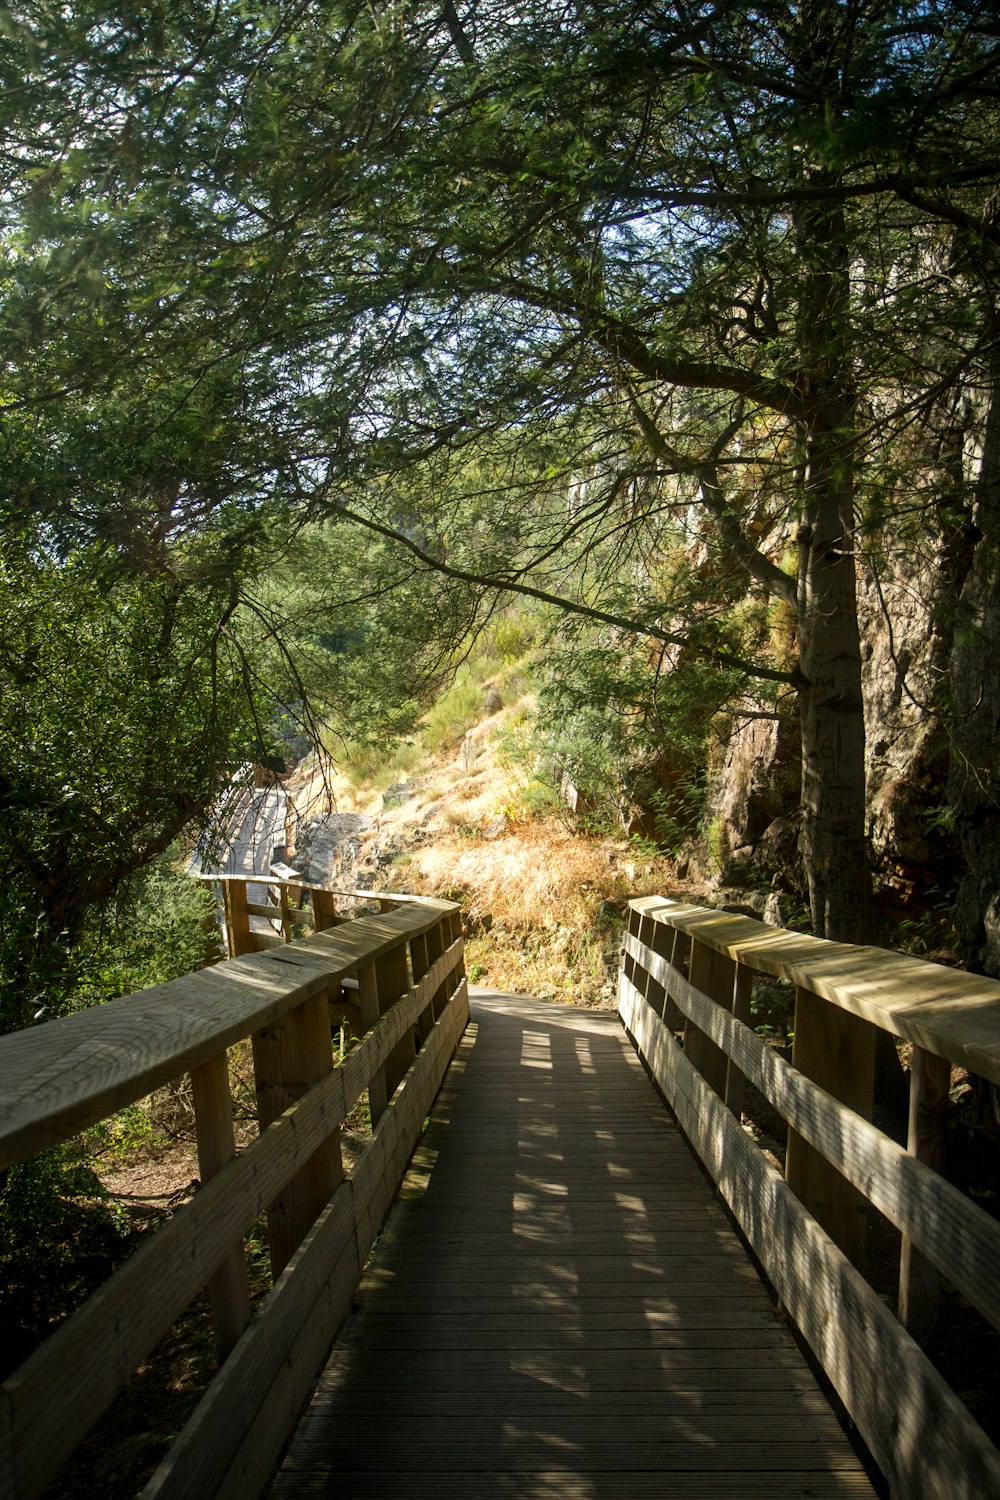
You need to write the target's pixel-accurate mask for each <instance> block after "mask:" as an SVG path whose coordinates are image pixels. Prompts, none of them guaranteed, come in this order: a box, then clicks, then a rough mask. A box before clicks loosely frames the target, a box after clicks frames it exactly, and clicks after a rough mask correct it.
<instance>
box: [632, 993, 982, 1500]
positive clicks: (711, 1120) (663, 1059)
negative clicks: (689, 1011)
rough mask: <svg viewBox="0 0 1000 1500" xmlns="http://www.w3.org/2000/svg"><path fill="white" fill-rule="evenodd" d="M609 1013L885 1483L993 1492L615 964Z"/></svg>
mask: <svg viewBox="0 0 1000 1500" xmlns="http://www.w3.org/2000/svg"><path fill="white" fill-rule="evenodd" d="M620 979H621V988H620V999H619V1014H620V1015H621V1017H622V1020H623V1022H624V1024H625V1026H626V1027H627V1029H628V1031H629V1032H630V1034H631V1035H632V1037H633V1038H634V1039H635V1042H636V1045H637V1047H638V1049H639V1052H640V1055H641V1056H642V1057H643V1058H644V1059H645V1061H646V1062H647V1064H648V1066H649V1068H650V1071H651V1072H652V1074H653V1077H654V1078H655V1079H656V1082H657V1083H658V1084H659V1086H660V1088H661V1089H662V1090H663V1093H664V1096H665V1098H666V1099H667V1102H668V1103H669V1104H670V1106H671V1108H672V1109H673V1110H674V1113H675V1114H676V1115H677V1118H678V1120H679V1122H680V1124H681V1126H682V1128H683V1130H684V1131H685V1133H686V1134H687V1136H688V1137H689V1139H690V1140H691V1142H692V1144H693V1145H694V1147H695V1150H696V1151H697V1152H698V1155H699V1156H700V1157H701V1159H702V1161H703V1162H704V1164H705V1167H706V1168H707V1170H708V1172H709V1175H710V1176H711V1177H712V1179H713V1181H714V1182H715V1183H716V1184H717V1186H718V1187H719V1190H720V1192H721V1193H722V1196H723V1198H724V1199H725V1201H726V1202H727V1203H728V1204H729V1207H730V1208H731V1210H732V1212H733V1214H734V1215H735V1217H736V1220H737V1222H738V1223H739V1224H740V1226H741V1228H742V1230H743V1232H744V1234H745V1235H746V1237H747V1239H748V1241H749V1242H750V1244H751V1246H752V1247H753V1249H754V1251H755V1253H756V1255H757V1257H758V1259H759V1260H760V1263H761V1265H762V1266H763V1268H764V1271H765V1272H766V1274H767V1276H768V1278H769V1279H770V1281H771V1282H772V1284H773V1285H774V1287H775V1289H776V1291H777V1293H778V1295H779V1297H780V1298H781V1300H782V1302H783V1304H784V1305H785V1307H786V1308H787V1309H788V1311H789V1313H790V1315H791V1316H792V1318H793V1319H794V1320H795V1322H796V1323H797V1324H798V1326H799V1328H800V1329H801V1330H802V1333H803V1335H804V1337H805V1338H806V1340H807V1342H808V1343H809V1344H810V1345H811V1347H812V1349H813V1351H814V1352H815V1354H816V1356H817V1358H818V1359H819V1361H820V1363H821V1364H822V1366H823V1368H824V1369H825V1371H826V1373H827V1375H828V1376H829V1377H830V1379H831V1380H832V1382H833V1385H834V1387H835V1389H836V1390H837V1392H838V1394H839V1395H840V1397H841V1399H842V1401H843V1402H844V1405H845V1406H846V1408H847V1410H848V1412H849V1413H850V1415H851V1417H852V1418H853V1420H854V1421H855V1423H856V1424H857V1427H858V1430H859V1431H860V1433H861V1435H862V1437H863V1438H864V1440H865V1442H866V1443H867V1444H868V1446H869V1448H870V1449H871V1451H872V1453H873V1455H874V1457H875V1460H876V1462H877V1463H878V1464H879V1466H880V1467H881V1469H882V1471H883V1473H884V1474H885V1475H886V1478H887V1479H888V1481H889V1483H890V1486H891V1487H892V1489H893V1490H894V1491H895V1492H897V1493H899V1494H900V1495H906V1496H907V1497H908V1500H982V1497H983V1496H984V1495H993V1494H1000V1453H998V1452H997V1450H996V1449H995V1448H994V1446H993V1444H992V1443H991V1442H990V1441H989V1439H988V1438H987V1437H986V1435H985V1433H984V1432H983V1430H982V1428H981V1427H979V1426H978V1424H977V1423H976V1422H975V1421H973V1419H972V1417H971V1416H970V1415H969V1413H968V1411H967V1410H966V1408H965V1407H964V1406H963V1405H962V1403H961V1402H960V1401H959V1399H958V1398H957V1396H955V1395H954V1393H953V1392H952V1391H951V1390H950V1388H949V1387H948V1386H947V1385H946V1384H945V1382H944V1381H943V1380H942V1378H941V1376H940V1375H938V1373H937V1371H936V1370H935V1369H934V1367H933V1365H931V1363H930V1361H929V1360H928V1359H927V1358H926V1356H925V1355H924V1354H923V1353H922V1352H921V1350H920V1349H919V1348H918V1347H917V1346H916V1344H914V1342H913V1340H912V1339H911V1338H910V1337H909V1335H908V1334H907V1333H906V1332H905V1330H904V1329H903V1328H902V1327H901V1326H900V1324H899V1323H898V1322H897V1321H896V1319H895V1318H894V1317H893V1316H892V1314H891V1313H890V1312H889V1311H888V1309H887V1308H886V1307H885V1305H884V1304H883V1303H882V1301H881V1299H880V1298H879V1297H878V1296H877V1295H876V1293H875V1292H873V1291H872V1289H871V1288H870V1287H869V1286H868V1284H867V1282H866V1281H865V1280H864V1279H863V1277H862V1276H861V1275H860V1274H859V1273H858V1272H857V1271H856V1270H855V1269H854V1267H853V1266H852V1265H851V1264H850V1262H849V1261H848V1260H847V1258H846V1257H845V1256H844V1255H843V1254H842V1253H841V1252H840V1251H839V1250H838V1249H837V1247H836V1246H835V1245H834V1243H833V1241H832V1240H831V1239H830V1238H829V1237H828V1236H827V1235H826V1234H825V1233H824V1232H823V1230H821V1229H820V1227H819V1225H818V1224H817V1223H816V1221H815V1220H814V1219H813V1218H812V1217H811V1215H810V1214H809V1213H808V1211H807V1210H806V1209H805V1208H804V1207H803V1206H802V1204H801V1203H799V1201H798V1199H797V1198H796V1197H795V1195H794V1194H793V1193H792V1191H791V1189H790V1188H789V1187H788V1186H787V1184H786V1183H785V1182H784V1181H783V1180H782V1178H781V1177H780V1176H779V1175H778V1173H777V1172H776V1171H775V1170H774V1168H773V1167H772V1166H771V1164H770V1163H769V1162H768V1161H767V1159H766V1158H765V1157H764V1156H763V1154H762V1153H761V1152H760V1151H759V1149H758V1148H757V1146H756V1145H755V1144H754V1143H753V1142H752V1141H751V1140H750V1138H749V1136H747V1135H746V1133H745V1132H744V1131H743V1130H742V1129H741V1128H740V1126H739V1124H738V1123H737V1121H736V1119H735V1118H734V1116H733V1115H732V1113H731V1112H730V1111H729V1110H728V1109H727V1108H726V1106H725V1104H724V1103H723V1101H722V1100H721V1099H720V1098H719V1096H718V1095H717V1094H716V1093H715V1092H714V1090H712V1089H711V1088H709V1086H708V1084H707V1083H705V1081H704V1079H703V1078H702V1077H701V1076H700V1074H699V1073H697V1071H696V1070H695V1069H694V1068H693V1067H692V1065H691V1063H690V1062H689V1061H688V1059H687V1058H686V1057H685V1055H684V1052H683V1049H682V1048H681V1047H680V1046H679V1045H678V1043H677V1041H676V1040H675V1038H674V1036H673V1034H672V1033H671V1032H670V1031H669V1030H668V1029H667V1027H666V1026H665V1025H664V1023H663V1021H662V1020H661V1019H660V1017H659V1016H658V1015H657V1014H656V1012H655V1011H654V1010H653V1008H652V1006H651V1005H650V1004H649V1003H648V1001H647V1000H646V999H645V997H644V996H643V995H642V994H641V993H640V991H639V990H638V989H637V988H636V986H635V985H634V983H633V982H632V981H631V980H630V979H629V978H628V976H627V975H625V974H624V973H623V974H622V975H621V976H620Z"/></svg>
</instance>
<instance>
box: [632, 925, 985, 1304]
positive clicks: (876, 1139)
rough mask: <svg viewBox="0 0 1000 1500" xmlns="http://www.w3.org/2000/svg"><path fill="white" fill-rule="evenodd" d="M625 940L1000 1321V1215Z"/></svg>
mask: <svg viewBox="0 0 1000 1500" xmlns="http://www.w3.org/2000/svg"><path fill="white" fill-rule="evenodd" d="M625 948H626V951H627V952H628V953H630V954H631V956H632V957H633V958H635V959H636V960H637V962H639V963H640V964H641V965H642V967H643V968H644V969H645V970H646V972H647V973H648V974H651V975H652V977H653V978H654V979H656V981H657V982H658V983H659V984H661V985H663V986H664V988H667V987H669V993H670V996H671V998H672V999H673V1001H674V1003H675V1004H676V1005H677V1006H678V1008H679V1009H680V1010H681V1012H682V1013H683V1014H684V1015H686V1016H688V1017H689V1018H690V1019H691V1020H692V1021H693V1022H694V1024H695V1025H696V1026H698V1027H699V1028H700V1029H701V1030H702V1031H704V1032H705V1033H706V1034H707V1035H709V1036H710V1037H711V1038H712V1040H713V1041H714V1042H715V1043H716V1045H717V1046H719V1047H721V1048H722V1049H723V1051H724V1052H725V1053H726V1054H727V1056H729V1057H731V1058H733V1060H734V1061H735V1063H736V1065H737V1066H738V1067H739V1069H740V1071H741V1072H742V1073H743V1074H744V1075H745V1076H746V1077H747V1078H748V1079H749V1080H750V1081H751V1083H753V1084H755V1085H756V1087H757V1088H759V1089H760V1091H761V1093H762V1094H764V1096H765V1097H766V1098H767V1099H768V1100H769V1101H770V1103H771V1104H773V1105H774V1107H775V1109H777V1110H778V1112H779V1114H781V1115H782V1116H783V1117H784V1119H785V1120H787V1121H788V1123H789V1124H790V1125H791V1126H792V1127H793V1129H795V1130H797V1131H798V1132H799V1134H800V1135H801V1136H803V1137H804V1138H805V1139H806V1140H807V1141H809V1142H810V1143H811V1144H812V1145H814V1146H815V1147H816V1148H817V1150H819V1151H821V1152H822V1153H823V1155H824V1156H825V1157H826V1159H827V1161H829V1162H831V1163H832V1164H833V1165H834V1166H835V1167H836V1168H837V1170H838V1171H839V1172H842V1173H843V1175H844V1176H845V1177H846V1178H847V1179H848V1181H850V1182H852V1183H853V1184H854V1186H855V1187H857V1188H859V1189H860V1191H861V1192H862V1193H864V1194H865V1196H866V1197H867V1198H868V1199H869V1200H870V1201H871V1202H872V1203H873V1204H874V1205H875V1207H876V1208H877V1209H878V1210H879V1211H880V1213H883V1214H885V1216H886V1217H887V1218H888V1219H890V1220H891V1221H892V1223H893V1224H895V1225H896V1227H897V1229H901V1230H903V1231H904V1232H905V1233H907V1234H908V1235H909V1236H910V1237H911V1239H912V1240H913V1242H914V1243H915V1244H916V1245H918V1246H919V1247H920V1249H921V1250H922V1251H923V1253H924V1254H925V1255H926V1256H928V1258H929V1259H930V1260H932V1261H933V1262H934V1264H935V1265H936V1266H937V1267H938V1269H939V1270H940V1271H942V1272H943V1273H944V1274H945V1275H946V1276H947V1277H948V1279H949V1280H950V1281H951V1282H953V1283H954V1285H955V1286H956V1287H957V1288H958V1289H959V1291H961V1292H962V1293H964V1295H965V1296H966V1297H967V1298H968V1299H969V1301H970V1302H972V1303H973V1304H974V1306H976V1307H977V1308H978V1309H979V1311H980V1312H981V1313H982V1314H983V1315H984V1317H986V1318H988V1319H990V1321H991V1322H992V1323H993V1324H994V1325H995V1326H997V1327H1000V1223H998V1222H997V1221H996V1220H995V1219H992V1218H991V1217H990V1216H989V1215H988V1214H987V1213H986V1212H985V1211H984V1210H983V1209H982V1208H980V1207H979V1206H978V1205H977V1204H975V1203H971V1202H970V1201H969V1199H968V1198H966V1197H965V1196H964V1194H962V1193H961V1192H959V1190H958V1188H956V1187H953V1186H952V1184H951V1183H949V1182H948V1181H946V1179H945V1178H943V1177H941V1176H940V1175H939V1174H938V1173H937V1172H935V1171H933V1170H932V1169H931V1168H930V1167H928V1166H926V1165H925V1164H924V1163H923V1162H921V1161H918V1160H917V1159H916V1158H915V1157H914V1156H912V1155H911V1154H910V1153H909V1152H908V1151H906V1150H905V1148H904V1147H902V1146H900V1145H899V1144H898V1143H897V1142H896V1141H894V1140H892V1139H890V1137H888V1136H886V1135H884V1134H883V1133H882V1131H880V1130H878V1129H877V1128H876V1127H875V1126H874V1125H871V1124H870V1123H869V1122H868V1121H867V1120H864V1119H862V1117H861V1116H860V1115H857V1114H855V1113H854V1111H853V1110H850V1109H848V1108H847V1107H846V1106H845V1105H843V1104H841V1103H840V1102H839V1101H838V1100H837V1099H834V1098H833V1097H832V1095H830V1094H828V1093H827V1092H826V1091H825V1090H824V1089H821V1088H819V1087H818V1086H817V1085H816V1084H815V1083H813V1082H812V1081H811V1080H810V1079H809V1078H807V1077H806V1076H805V1075H804V1074H802V1073H800V1072H799V1071H798V1070H797V1069H796V1068H794V1067H792V1066H791V1065H790V1064H789V1063H787V1062H786V1061H785V1060H784V1058H782V1057H779V1056H778V1054H777V1053H776V1052H775V1051H774V1048H773V1047H768V1046H767V1044H766V1043H765V1042H764V1041H763V1040H762V1039H761V1038H760V1037H758V1036H756V1035H755V1034H754V1032H752V1031H751V1030H750V1028H749V1027H747V1026H745V1025H744V1024H743V1023H742V1022H741V1021H738V1020H736V1019H735V1018H734V1017H733V1016H731V1015H729V1014H728V1013H727V1012H726V1011H724V1010H723V1009H722V1008H721V1007H720V1006H719V1005H716V1004H715V1003H714V1002H713V1001H712V1000H711V999H710V998H709V997H708V996H707V995H703V994H702V993H701V992H700V991H699V990H697V989H695V987H694V986H693V985H692V984H690V982H689V981H688V980H687V979H686V978H685V977H684V975H682V974H681V973H680V972H679V971H678V970H677V969H675V968H674V967H673V966H672V965H671V964H670V963H669V962H668V961H667V960H666V959H664V958H661V957H660V956H659V955H658V954H655V953H651V952H650V951H649V950H648V949H644V948H643V946H642V944H641V943H640V942H639V941H638V939H637V938H636V937H635V936H634V935H633V934H632V933H627V934H626V937H625Z"/></svg>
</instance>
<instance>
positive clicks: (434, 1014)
mask: <svg viewBox="0 0 1000 1500" xmlns="http://www.w3.org/2000/svg"><path fill="white" fill-rule="evenodd" d="M424 950H425V952H426V954H427V968H428V969H429V968H431V967H432V966H433V965H434V964H436V963H437V961H438V959H439V958H440V957H441V955H442V953H443V952H444V950H445V935H444V932H443V930H442V926H441V923H440V922H435V923H434V926H433V927H431V928H429V929H428V930H427V932H425V933H424ZM450 993H451V991H450V990H449V989H448V986H447V984H446V983H444V982H442V983H441V984H439V985H438V987H437V989H436V990H435V991H434V993H433V995H432V996H431V1018H432V1020H434V1021H436V1020H437V1019H438V1017H439V1016H440V1015H441V1013H442V1012H443V1010H444V1008H445V1006H446V1005H447V1003H448V996H449V995H450Z"/></svg>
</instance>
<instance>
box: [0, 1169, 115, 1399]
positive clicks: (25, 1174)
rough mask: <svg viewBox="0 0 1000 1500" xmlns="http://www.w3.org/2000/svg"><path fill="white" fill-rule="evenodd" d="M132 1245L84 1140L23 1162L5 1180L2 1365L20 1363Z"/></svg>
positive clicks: (0, 1252)
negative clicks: (90, 1160)
mask: <svg viewBox="0 0 1000 1500" xmlns="http://www.w3.org/2000/svg"><path fill="white" fill-rule="evenodd" d="M129 1248H130V1236H129V1231H128V1227H127V1225H126V1224H125V1222H124V1221H123V1219H122V1217H121V1215H120V1214H118V1213H116V1212H115V1211H114V1210H113V1209H112V1208H111V1207H110V1206H109V1205H108V1204H107V1203H106V1202H105V1201H104V1199H103V1194H102V1192H101V1188H100V1183H99V1182H98V1179H97V1177H96V1175H95V1173H94V1171H93V1168H92V1166H91V1165H90V1163H89V1160H88V1157H87V1155H86V1151H85V1148H84V1147H83V1146H82V1145H81V1144H80V1143H79V1142H67V1143H66V1144H65V1145H62V1146H55V1147H52V1148H51V1149H49V1150H48V1151H43V1152H41V1153H40V1154H39V1155H38V1156H35V1157H32V1158H31V1160H30V1161H26V1162H19V1163H18V1164H16V1165H15V1166H13V1167H11V1168H10V1169H9V1170H8V1171H7V1173H6V1174H5V1180H4V1181H3V1183H2V1186H0V1325H2V1326H3V1329H4V1347H3V1352H2V1355H0V1368H2V1370H3V1373H5V1374H6V1373H7V1371H8V1370H12V1369H16V1368H17V1366H18V1365H19V1364H20V1363H21V1362H22V1361H23V1360H24V1359H25V1358H26V1357H27V1355H28V1354H30V1353H31V1351H32V1350H33V1349H34V1348H35V1346H36V1345H37V1344H39V1343H40V1342H41V1341H42V1340H43V1339H44V1338H46V1337H47V1336H48V1335H49V1333H51V1331H52V1327H53V1324H54V1323H57V1322H59V1321H61V1320H62V1318H63V1317H65V1316H67V1315H68V1314H69V1313H70V1312H72V1311H73V1310H74V1308H75V1307H76V1306H78V1305H79V1303H80V1302H81V1301H82V1300H83V1299H84V1298H85V1297H86V1296H88V1295H89V1294H90V1292H92V1291H93V1290H95V1288H96V1286H97V1285H99V1284H100V1282H101V1281H103V1280H104V1279H105V1278H106V1277H107V1276H108V1275H110V1273H111V1271H112V1270H113V1269H114V1267H115V1266H116V1265H117V1264H118V1263H119V1262H120V1261H121V1260H123V1259H124V1257H125V1255H126V1254H127V1253H128V1250H129Z"/></svg>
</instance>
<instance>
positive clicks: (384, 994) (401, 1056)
mask: <svg viewBox="0 0 1000 1500" xmlns="http://www.w3.org/2000/svg"><path fill="white" fill-rule="evenodd" d="M375 979H376V984H377V986H378V1008H379V1015H382V1016H384V1015H385V1013H386V1011H388V1010H391V1009H392V1007H393V1006H394V1005H395V1003H396V1001H397V1000H398V999H399V998H400V996H401V995H403V994H405V993H406V991H407V989H408V988H409V982H410V976H409V973H408V971H407V967H406V942H405V940H404V939H400V942H399V943H398V944H397V946H396V947H395V948H392V949H390V951H389V952H388V953H386V954H385V955H384V956H383V957H382V958H380V959H377V960H376V963H375ZM416 1055H417V1054H416V1049H415V1047H414V1045H413V1031H412V1029H411V1030H408V1031H407V1032H406V1034H405V1036H402V1037H401V1038H400V1040H399V1041H398V1042H397V1043H396V1045H395V1047H393V1049H392V1051H391V1052H390V1053H389V1056H388V1057H387V1058H386V1060H385V1089H386V1094H387V1095H388V1097H389V1098H390V1099H391V1098H392V1096H393V1094H394V1093H395V1092H396V1089H397V1088H398V1087H399V1083H400V1080H401V1079H402V1078H403V1076H404V1075H405V1073H406V1070H407V1069H408V1068H409V1066H410V1064H411V1063H412V1062H413V1059H414V1058H415V1057H416Z"/></svg>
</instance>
